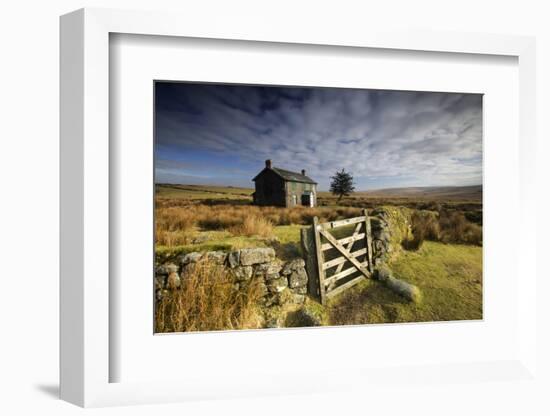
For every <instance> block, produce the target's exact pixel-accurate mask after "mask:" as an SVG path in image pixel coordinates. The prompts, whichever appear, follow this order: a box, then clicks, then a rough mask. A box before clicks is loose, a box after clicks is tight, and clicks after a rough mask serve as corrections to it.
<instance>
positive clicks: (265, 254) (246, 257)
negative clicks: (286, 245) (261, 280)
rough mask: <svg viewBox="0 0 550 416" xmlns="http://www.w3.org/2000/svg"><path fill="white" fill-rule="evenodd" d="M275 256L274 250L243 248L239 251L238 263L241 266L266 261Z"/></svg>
mask: <svg viewBox="0 0 550 416" xmlns="http://www.w3.org/2000/svg"><path fill="white" fill-rule="evenodd" d="M274 258H275V250H273V249H272V248H271V247H266V248H263V247H262V248H243V249H242V250H241V251H240V260H241V261H240V263H241V265H243V266H252V265H254V264H260V263H268V262H270V261H271V260H273V259H274Z"/></svg>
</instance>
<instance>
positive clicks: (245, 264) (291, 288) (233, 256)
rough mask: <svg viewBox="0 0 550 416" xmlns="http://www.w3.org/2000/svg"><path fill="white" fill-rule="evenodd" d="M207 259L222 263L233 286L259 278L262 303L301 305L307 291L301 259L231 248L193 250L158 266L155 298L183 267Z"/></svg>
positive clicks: (182, 275)
mask: <svg viewBox="0 0 550 416" xmlns="http://www.w3.org/2000/svg"><path fill="white" fill-rule="evenodd" d="M202 259H207V260H208V261H211V262H213V263H215V264H219V265H223V266H224V267H225V268H226V270H227V272H228V273H229V274H230V275H231V276H233V277H234V279H235V282H236V283H235V284H236V289H238V288H239V285H240V284H242V283H245V282H246V281H248V280H250V279H252V278H253V277H254V278H259V279H261V284H262V287H263V293H264V297H263V299H264V304H265V306H276V305H280V304H281V303H282V302H283V299H284V301H285V302H289V301H290V302H292V303H297V304H301V303H303V302H304V301H305V295H306V293H307V282H308V275H307V273H306V269H305V262H304V260H303V259H301V258H295V259H293V260H290V261H287V262H284V261H282V260H280V259H278V258H277V257H276V256H275V250H273V249H272V248H267V247H262V248H246V249H241V250H235V251H231V252H229V253H227V252H224V251H209V252H205V253H201V252H193V253H188V254H185V255H182V256H180V257H178V258H177V261H176V262H172V263H166V264H163V265H161V266H159V267H158V268H157V270H156V272H155V288H156V294H157V298H160V297H161V296H162V293H163V291H164V290H166V289H174V288H176V287H178V286H179V285H180V282H181V279H184V278H185V271H186V269H187V268H188V267H189V266H190V265H192V264H194V263H196V262H198V261H199V260H202Z"/></svg>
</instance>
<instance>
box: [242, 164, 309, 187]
mask: <svg viewBox="0 0 550 416" xmlns="http://www.w3.org/2000/svg"><path fill="white" fill-rule="evenodd" d="M264 170H271V171H273V172H275V173H276V174H277V175H279V176H280V177H281V178H282V179H283V180H285V181H287V182H303V183H312V184H315V185H316V184H317V182H315V181H314V180H313V179H311V178H310V177H309V176H306V175H302V174H301V173H297V172H292V171H290V170H286V169H281V168H276V167H275V166H273V167H271V168H267V167H266V168H265V169H263V170H262V171H261V172H260V173H258V175H256V177H255V178H254V179H252V180H253V181H255V180H256V178H257V177H258V176H260V175H261V174H262V172H263V171H264Z"/></svg>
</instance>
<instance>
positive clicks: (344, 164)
mask: <svg viewBox="0 0 550 416" xmlns="http://www.w3.org/2000/svg"><path fill="white" fill-rule="evenodd" d="M266 159H271V160H272V163H273V166H275V167H280V168H283V169H287V170H292V171H296V172H300V171H301V170H302V169H305V170H306V172H307V173H306V174H307V175H308V176H310V177H311V178H312V179H314V180H315V181H316V182H318V183H319V189H320V190H328V187H329V183H330V177H331V176H333V175H334V173H335V172H336V171H339V170H341V169H345V170H346V171H348V172H351V173H352V174H353V177H354V180H355V183H356V190H369V189H381V188H395V187H409V186H463V185H479V184H481V182H482V95H480V94H459V93H433V92H414V91H389V90H367V89H343V88H315V87H313V88H303V87H272V86H246V85H223V84H193V83H173V82H157V83H155V182H156V183H180V184H203V185H225V186H243V187H253V186H254V184H253V182H252V178H253V177H254V176H255V175H256V174H258V173H259V172H260V171H261V170H262V169H263V168H264V166H265V160H266Z"/></svg>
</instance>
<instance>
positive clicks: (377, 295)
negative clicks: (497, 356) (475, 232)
mask: <svg viewBox="0 0 550 416" xmlns="http://www.w3.org/2000/svg"><path fill="white" fill-rule="evenodd" d="M482 250H483V249H482V247H476V246H469V245H459V244H443V243H437V242H430V241H428V242H425V243H424V244H423V246H422V248H420V250H418V251H414V252H411V251H404V252H403V253H402V254H401V255H400V256H399V257H398V258H397V259H396V260H394V261H393V262H391V263H390V268H391V269H392V271H393V273H394V275H395V277H397V278H399V279H401V280H405V281H407V282H409V283H412V284H414V285H416V286H417V287H418V288H419V289H420V291H421V293H422V301H421V302H419V303H409V302H407V301H406V300H404V299H403V298H401V297H400V296H398V295H396V294H395V293H394V292H392V291H390V290H389V289H387V288H386V287H385V286H384V285H383V284H382V283H380V282H378V281H375V280H368V281H365V282H364V283H361V284H360V285H358V286H356V287H355V288H354V289H352V290H349V291H347V292H344V293H343V294H342V295H340V296H339V297H337V298H335V299H334V300H333V301H332V302H331V303H330V304H329V306H328V308H327V309H328V323H329V324H330V325H345V324H372V323H390V322H428V321H453V320H474V319H481V318H482Z"/></svg>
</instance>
